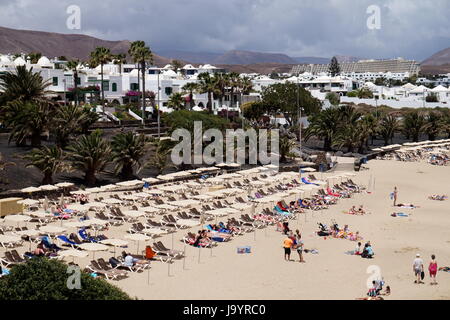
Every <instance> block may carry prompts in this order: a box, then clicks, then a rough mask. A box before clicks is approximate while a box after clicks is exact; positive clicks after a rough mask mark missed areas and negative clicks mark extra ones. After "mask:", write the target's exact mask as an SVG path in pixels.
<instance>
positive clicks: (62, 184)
mask: <svg viewBox="0 0 450 320" xmlns="http://www.w3.org/2000/svg"><path fill="white" fill-rule="evenodd" d="M73 185H74V184H73V183H72V182H60V183H57V184H55V186H56V187H59V188H68V187H72V186H73Z"/></svg>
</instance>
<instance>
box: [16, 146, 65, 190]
mask: <svg viewBox="0 0 450 320" xmlns="http://www.w3.org/2000/svg"><path fill="white" fill-rule="evenodd" d="M64 158H65V156H64V153H63V151H62V150H61V149H60V148H58V147H56V146H50V147H47V146H44V147H42V148H40V149H33V150H32V151H31V152H29V153H28V154H26V155H25V156H24V159H25V160H28V161H29V163H27V164H26V167H35V168H37V169H38V170H40V171H41V172H42V174H43V175H44V177H43V179H42V184H52V183H53V175H54V174H55V173H58V172H61V171H63V170H65V169H66V167H65V165H64Z"/></svg>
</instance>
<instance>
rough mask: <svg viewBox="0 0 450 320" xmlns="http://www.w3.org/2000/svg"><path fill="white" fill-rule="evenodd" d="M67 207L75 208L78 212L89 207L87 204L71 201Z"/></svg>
mask: <svg viewBox="0 0 450 320" xmlns="http://www.w3.org/2000/svg"><path fill="white" fill-rule="evenodd" d="M67 208H68V209H71V210H75V211H80V212H84V211H88V210H89V207H88V206H87V205H85V204H81V203H71V204H69V205H68V206H67Z"/></svg>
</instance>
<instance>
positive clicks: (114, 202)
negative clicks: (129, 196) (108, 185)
mask: <svg viewBox="0 0 450 320" xmlns="http://www.w3.org/2000/svg"><path fill="white" fill-rule="evenodd" d="M102 202H103V203H107V204H120V203H122V201H121V200H119V199H115V198H106V199H103V200H102Z"/></svg>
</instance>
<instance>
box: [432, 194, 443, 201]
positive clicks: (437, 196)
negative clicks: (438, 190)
mask: <svg viewBox="0 0 450 320" xmlns="http://www.w3.org/2000/svg"><path fill="white" fill-rule="evenodd" d="M428 199H430V200H437V201H444V200H447V199H448V197H447V196H446V195H442V196H441V195H437V194H433V195H431V196H429V197H428Z"/></svg>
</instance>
